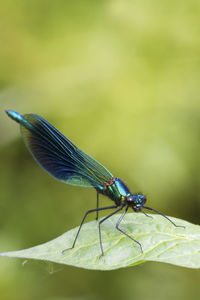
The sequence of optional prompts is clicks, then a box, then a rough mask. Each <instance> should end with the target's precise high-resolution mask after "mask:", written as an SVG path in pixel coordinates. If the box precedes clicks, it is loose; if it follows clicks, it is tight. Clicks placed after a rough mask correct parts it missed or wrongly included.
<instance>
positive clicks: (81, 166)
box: [19, 114, 113, 188]
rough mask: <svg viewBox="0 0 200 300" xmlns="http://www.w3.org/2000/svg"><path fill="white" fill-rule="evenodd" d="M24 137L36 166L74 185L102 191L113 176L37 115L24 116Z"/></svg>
mask: <svg viewBox="0 0 200 300" xmlns="http://www.w3.org/2000/svg"><path fill="white" fill-rule="evenodd" d="M21 119H22V120H20V122H19V123H20V124H21V133H22V136H23V139H24V141H25V144H26V146H27V147H28V149H29V151H30V152H31V154H32V155H33V157H34V159H35V160H36V162H37V163H38V164H39V165H40V166H41V167H42V168H43V169H44V170H45V171H47V172H48V173H49V174H50V175H52V176H53V177H55V178H56V179H58V180H60V181H62V182H64V183H67V184H71V185H76V186H84V187H99V188H103V186H104V183H105V182H107V183H109V182H110V180H111V178H112V177H113V175H112V174H111V173H110V172H109V171H108V170H107V169H106V168H105V167H104V166H103V165H101V164H100V163H99V162H98V161H96V160H95V159H93V158H92V157H91V156H89V155H88V154H86V153H84V152H83V151H82V150H80V149H78V148H77V147H76V146H75V145H74V144H73V143H72V142H71V141H70V140H69V139H67V138H66V137H65V136H64V135H62V134H61V133H60V132H59V131H58V130H57V129H56V128H55V127H53V126H52V125H51V124H49V123H48V122H47V121H46V120H44V119H43V118H42V117H40V116H38V115H33V114H27V115H24V116H21Z"/></svg>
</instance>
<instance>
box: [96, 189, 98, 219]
mask: <svg viewBox="0 0 200 300" xmlns="http://www.w3.org/2000/svg"><path fill="white" fill-rule="evenodd" d="M98 209H99V192H97V214H96V220H97V221H98V218H99V210H98Z"/></svg>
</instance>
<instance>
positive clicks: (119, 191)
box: [100, 177, 130, 205]
mask: <svg viewBox="0 0 200 300" xmlns="http://www.w3.org/2000/svg"><path fill="white" fill-rule="evenodd" d="M100 192H101V193H102V194H104V195H105V196H107V197H109V198H110V199H111V200H113V201H115V203H116V204H118V205H120V203H121V200H122V199H123V198H124V197H127V196H128V195H130V191H129V189H128V188H127V186H126V185H125V184H124V183H123V182H122V181H121V179H119V178H117V177H116V178H115V177H113V178H111V180H110V182H109V183H105V184H104V189H103V190H102V191H100Z"/></svg>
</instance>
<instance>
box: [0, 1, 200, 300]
mask: <svg viewBox="0 0 200 300" xmlns="http://www.w3.org/2000/svg"><path fill="white" fill-rule="evenodd" d="M199 16H200V2H199V1H198V0H190V1H187V0H182V1H178V0H177V1H171V0H164V1H158V0H151V1H145V0H142V1H139V0H136V1H133V0H132V1H131V0H129V1H128V0H110V1H109V0H108V1H91V0H90V1H88V0H85V1H66V0H65V1H64V0H63V1H50V0H49V1H38V0H27V1H26V0H7V1H6V2H3V1H1V9H0V41H1V43H0V108H1V109H0V165H1V173H0V174H1V175H0V176H1V179H0V191H1V197H0V199H1V201H0V251H8V250H17V249H23V248H28V247H31V246H34V245H37V244H40V243H43V242H46V241H48V240H50V239H52V238H55V237H57V236H58V235H60V234H62V233H63V232H65V231H67V230H69V229H71V228H73V227H75V226H77V225H78V224H79V223H80V221H81V218H82V216H83V214H84V212H85V211H86V210H88V209H91V208H94V207H95V205H96V194H95V191H94V190H93V189H84V188H78V187H77V188H76V187H71V186H68V185H65V184H62V183H60V182H58V181H56V180H55V179H53V178H52V177H50V176H49V175H48V174H46V173H45V172H44V171H43V170H42V169H40V167H38V165H36V163H35V162H34V160H33V159H32V157H31V156H30V155H29V153H28V151H27V149H26V148H25V146H24V144H23V141H22V139H21V137H20V134H19V127H18V125H17V124H16V123H14V122H13V121H11V120H10V119H8V117H7V116H6V114H5V113H4V110H5V109H13V110H16V111H18V112H20V113H22V114H23V113H37V114H39V115H41V116H43V117H45V118H46V119H47V120H48V121H49V122H51V123H52V124H53V125H55V126H56V127H57V128H58V129H59V130H60V131H61V132H63V133H64V134H65V135H66V136H67V137H69V138H70V139H71V140H72V141H73V142H74V143H75V144H77V146H79V147H80V148H81V149H82V150H84V151H86V152H87V153H88V154H90V155H92V156H93V157H95V158H96V159H97V160H99V161H100V162H101V163H102V164H104V165H105V166H106V167H107V168H108V169H109V170H110V171H111V172H112V173H113V174H114V175H115V176H118V177H120V178H122V179H123V180H124V181H125V182H126V183H127V184H128V186H129V187H130V189H131V190H132V191H133V192H134V191H141V192H143V193H145V194H146V195H147V196H148V205H149V206H152V207H154V208H155V209H158V210H160V211H162V212H163V213H165V214H167V215H171V216H174V217H178V218H182V219H185V220H188V221H190V222H193V223H198V222H199V211H200V204H199V197H200V196H199V194H200V172H199V168H200V161H199V157H200V156H199V152H200V101H199V97H200V17H199ZM101 205H102V206H103V205H109V200H107V199H105V198H103V197H101ZM102 215H103V214H102ZM92 218H93V217H92V216H91V218H88V220H91V219H92ZM97 238H98V237H97ZM199 282H200V272H199V271H198V270H190V269H184V268H180V267H175V266H171V265H167V264H159V263H146V264H143V265H140V266H137V267H134V268H127V269H121V270H116V271H111V272H101V271H89V270H82V269H77V268H73V267H67V266H60V265H56V264H49V263H43V262H36V261H28V262H26V261H24V262H23V261H21V260H18V259H16V260H15V259H8V258H1V259H0V299H2V300H4V299H6V300H7V299H8V300H10V299H17V300H18V299H20V300H23V299H45V300H64V299H65V300H68V299H71V300H72V299H73V300H82V299H89V300H90V299H127V300H129V299H148V300H151V299H164V300H165V299H178V300H179V299H188V298H190V299H195V300H196V299H199V294H200V287H199Z"/></svg>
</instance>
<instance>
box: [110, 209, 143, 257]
mask: <svg viewBox="0 0 200 300" xmlns="http://www.w3.org/2000/svg"><path fill="white" fill-rule="evenodd" d="M127 210H128V206H127V207H126V209H125V211H124V212H123V214H122V215H121V216H120V218H119V220H118V221H117V224H116V226H115V227H116V229H117V230H119V231H120V232H121V233H123V234H125V235H126V236H127V237H128V238H129V239H131V240H132V241H134V242H135V243H137V244H138V245H139V246H140V250H141V252H142V253H143V249H142V245H141V244H140V242H138V241H136V240H135V239H134V238H132V237H131V236H130V235H129V234H127V233H126V232H124V231H123V230H122V229H120V228H119V224H120V223H121V221H122V219H123V217H124V216H125V214H126V213H127Z"/></svg>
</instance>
